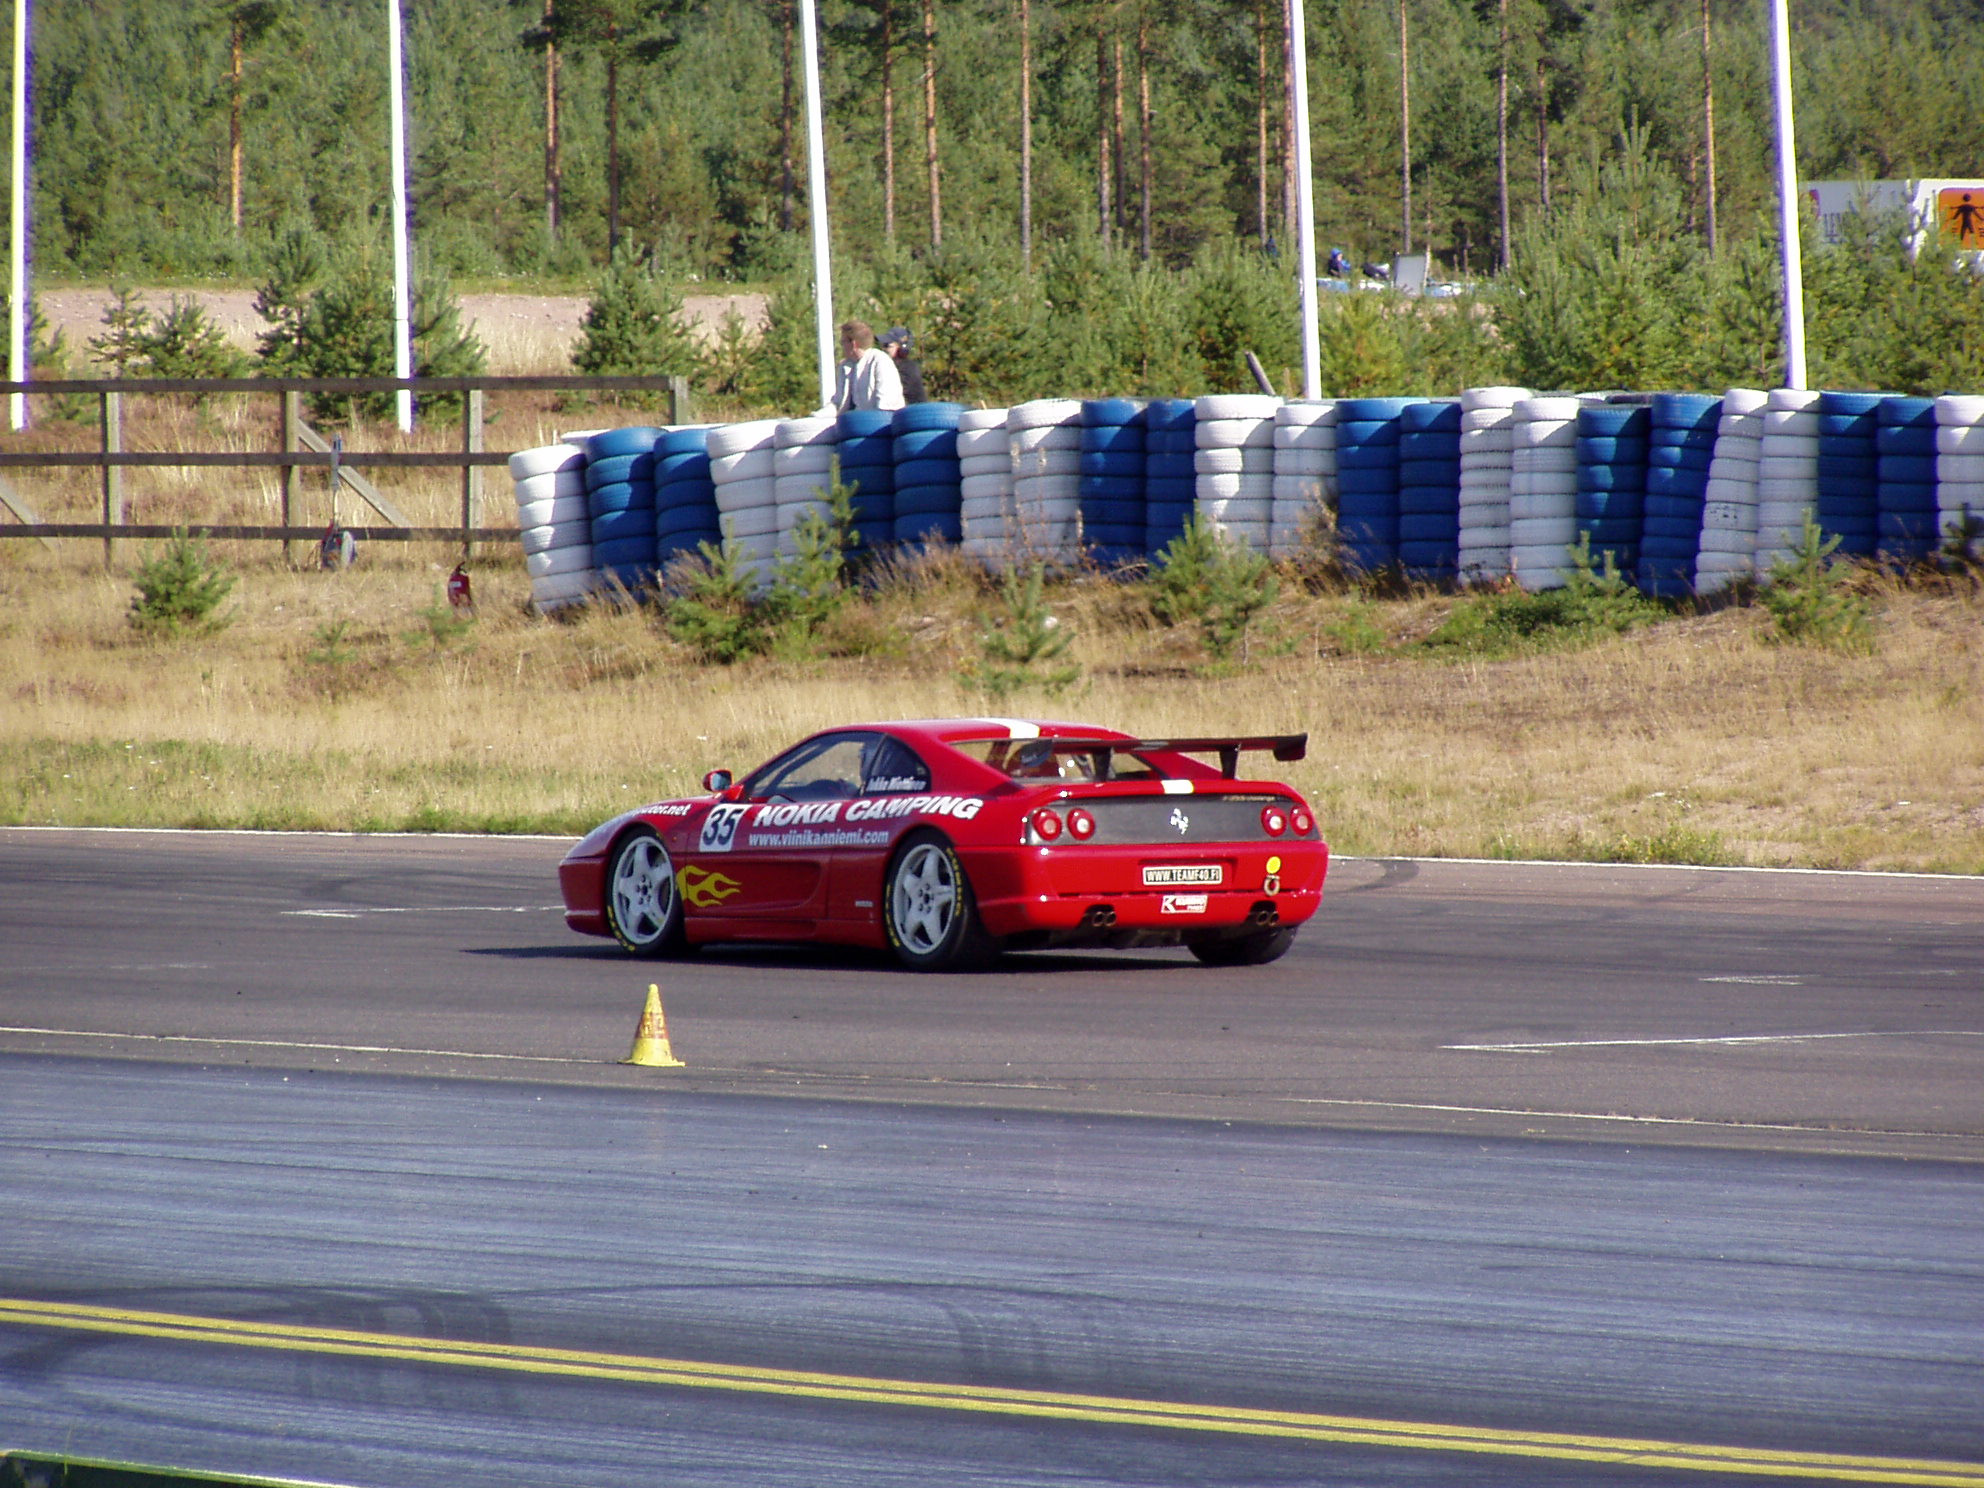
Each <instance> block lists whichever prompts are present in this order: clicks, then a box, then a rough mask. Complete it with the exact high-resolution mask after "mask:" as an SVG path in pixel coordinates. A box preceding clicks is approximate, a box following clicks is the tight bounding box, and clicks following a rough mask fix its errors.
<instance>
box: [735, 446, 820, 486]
mask: <svg viewBox="0 0 1984 1488" xmlns="http://www.w3.org/2000/svg"><path fill="white" fill-rule="evenodd" d="M743 458H745V459H749V458H750V457H749V456H748V455H747V456H744V457H743ZM833 468H834V447H833V446H832V445H830V444H789V445H786V446H785V447H784V448H783V449H775V450H773V451H772V475H773V476H774V477H775V478H777V479H779V480H787V479H790V478H791V477H793V476H796V475H818V476H825V475H826V473H827V472H828V471H830V470H832V469H833Z"/></svg>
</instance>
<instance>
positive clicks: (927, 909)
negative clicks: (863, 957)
mask: <svg viewBox="0 0 1984 1488" xmlns="http://www.w3.org/2000/svg"><path fill="white" fill-rule="evenodd" d="M882 919H883V924H884V925H885V927H886V928H887V930H888V934H889V946H890V948H891V949H892V950H893V951H894V952H895V953H896V959H897V960H899V961H901V962H902V964H903V965H904V966H907V967H908V968H909V969H910V970H912V971H952V970H955V969H957V968H959V967H965V966H973V965H979V964H982V963H984V962H986V961H989V960H990V959H991V958H992V957H993V956H994V955H995V954H997V952H998V943H997V942H996V941H994V940H993V939H992V937H991V936H989V935H987V934H986V933H985V929H984V927H983V926H982V925H981V924H980V923H979V921H978V907H977V905H976V904H975V903H974V902H973V901H972V897H971V881H970V880H969V879H968V878H966V877H965V872H964V865H963V864H962V863H960V862H959V861H958V855H957V849H956V848H954V847H952V846H951V844H950V843H949V842H948V841H946V840H945V839H944V837H943V836H942V835H941V834H939V833H937V832H933V831H929V830H928V829H924V830H920V831H916V832H912V833H910V834H909V836H908V837H907V838H905V839H904V840H903V844H902V846H901V847H900V848H899V849H897V851H896V855H895V857H894V858H892V859H890V861H889V871H888V874H887V877H886V878H885V880H884V882H883V884H882Z"/></svg>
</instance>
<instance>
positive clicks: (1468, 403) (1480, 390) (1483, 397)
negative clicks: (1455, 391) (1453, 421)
mask: <svg viewBox="0 0 1984 1488" xmlns="http://www.w3.org/2000/svg"><path fill="white" fill-rule="evenodd" d="M1535 396H1536V394H1535V393H1533V392H1531V391H1530V390H1529V389H1528V388H1519V387H1477V388H1462V389H1461V393H1460V408H1461V414H1462V416H1463V418H1464V417H1465V416H1466V415H1467V414H1470V413H1488V412H1494V411H1496V410H1499V409H1504V408H1510V409H1512V408H1514V407H1515V406H1516V404H1518V403H1521V402H1523V401H1524V400H1525V399H1531V398H1534V397H1535ZM1463 427H1464V425H1463Z"/></svg>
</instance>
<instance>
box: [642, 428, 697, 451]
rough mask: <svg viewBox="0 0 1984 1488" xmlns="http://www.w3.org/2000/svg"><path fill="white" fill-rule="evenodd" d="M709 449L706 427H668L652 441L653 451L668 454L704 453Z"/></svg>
mask: <svg viewBox="0 0 1984 1488" xmlns="http://www.w3.org/2000/svg"><path fill="white" fill-rule="evenodd" d="M709 450H710V431H709V430H708V429H670V430H669V431H668V432H667V433H665V434H663V435H662V436H661V438H659V439H657V440H656V441H655V442H654V452H655V454H657V455H660V456H668V455H688V454H701V455H706V454H708V453H709Z"/></svg>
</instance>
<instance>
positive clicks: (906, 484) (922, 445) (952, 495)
mask: <svg viewBox="0 0 1984 1488" xmlns="http://www.w3.org/2000/svg"><path fill="white" fill-rule="evenodd" d="M963 414H964V405H963V404H962V403H912V404H910V405H909V406H908V407H907V408H898V409H897V410H896V415H895V427H896V526H895V540H896V542H897V543H898V544H902V543H917V544H921V545H923V546H926V547H927V546H929V545H930V544H933V543H936V544H943V543H955V542H956V541H957V540H958V539H959V538H961V537H963V536H964V525H963V520H962V517H961V512H962V510H963V506H964V477H963V476H962V475H961V474H960V473H959V470H958V419H959V418H960V417H962V416H963Z"/></svg>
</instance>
